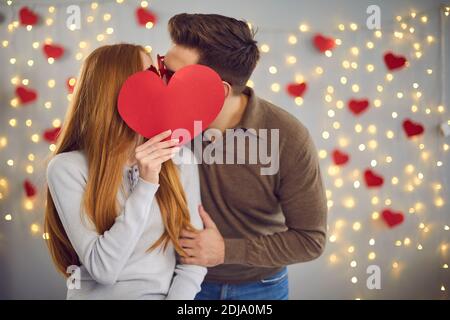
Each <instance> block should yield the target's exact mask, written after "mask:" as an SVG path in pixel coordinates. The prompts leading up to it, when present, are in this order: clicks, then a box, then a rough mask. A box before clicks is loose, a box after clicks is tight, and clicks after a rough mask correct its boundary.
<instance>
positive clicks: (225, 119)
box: [208, 94, 248, 132]
mask: <svg viewBox="0 0 450 320" xmlns="http://www.w3.org/2000/svg"><path fill="white" fill-rule="evenodd" d="M247 103H248V96H247V95H245V94H240V95H238V96H233V97H230V98H228V99H227V101H226V102H225V104H224V105H223V108H222V110H221V111H220V113H219V115H218V116H217V118H216V119H215V120H214V121H213V122H212V123H211V124H210V125H209V127H208V128H214V129H219V130H220V131H222V132H224V131H225V130H226V129H230V128H235V127H236V126H237V125H238V124H239V122H241V119H242V116H243V115H244V112H245V109H246V107H247Z"/></svg>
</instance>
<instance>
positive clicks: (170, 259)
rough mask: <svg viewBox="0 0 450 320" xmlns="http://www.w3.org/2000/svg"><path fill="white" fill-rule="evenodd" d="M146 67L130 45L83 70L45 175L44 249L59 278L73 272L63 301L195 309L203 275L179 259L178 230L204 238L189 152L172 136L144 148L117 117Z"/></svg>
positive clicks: (102, 52)
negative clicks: (160, 302) (126, 90)
mask: <svg viewBox="0 0 450 320" xmlns="http://www.w3.org/2000/svg"><path fill="white" fill-rule="evenodd" d="M151 65H152V60H151V58H150V57H149V56H148V55H147V54H146V53H145V50H144V49H143V48H142V47H140V46H135V45H129V44H119V45H111V46H104V47H101V48H98V49H96V50H95V51H94V52H92V53H91V54H90V55H89V57H87V59H86V61H85V63H84V66H83V69H82V72H81V75H80V78H79V80H78V83H77V87H76V89H75V93H74V97H73V101H72V104H71V107H70V109H69V111H68V114H67V117H66V120H65V122H64V126H63V129H62V131H61V134H60V136H59V138H58V142H57V146H56V151H55V155H54V157H53V158H52V159H51V161H50V162H49V165H48V168H47V180H48V195H47V206H46V215H45V227H46V232H48V234H49V239H48V246H49V249H50V253H51V255H52V258H53V261H54V263H55V264H56V267H57V269H58V270H59V271H60V272H61V273H63V274H64V275H65V276H66V277H68V276H70V274H68V273H67V272H68V267H70V268H69V270H70V272H74V271H75V272H74V273H73V275H72V276H71V278H70V281H73V283H71V284H72V285H71V286H69V289H68V292H67V298H68V299H193V298H194V297H195V295H196V293H197V292H198V291H199V290H200V285H201V283H202V281H203V278H204V276H205V274H206V268H203V267H199V266H193V265H182V264H179V263H177V259H176V255H177V254H178V255H179V256H185V252H184V251H183V249H182V248H181V246H180V244H179V241H178V238H179V236H180V232H181V230H182V229H183V228H187V229H188V230H191V231H194V229H201V228H202V222H201V219H200V217H199V215H198V213H197V206H198V205H200V189H199V181H198V172H197V167H196V165H195V164H193V163H191V164H189V163H188V162H187V161H184V162H183V160H184V158H185V157H183V156H182V155H185V156H186V159H188V158H189V159H191V155H189V154H188V152H190V151H189V150H188V149H184V150H183V152H182V153H181V152H179V151H180V150H179V148H178V147H176V145H177V143H178V141H176V140H165V139H166V138H168V137H169V136H170V135H171V132H170V131H169V132H164V133H162V134H159V135H157V136H155V137H153V138H151V139H150V140H148V141H146V142H144V140H145V139H144V138H143V137H141V136H139V135H138V134H136V133H135V132H133V131H132V130H131V129H130V128H129V127H128V126H127V125H126V124H125V123H124V121H123V120H122V119H121V118H120V116H119V113H118V111H117V105H116V104H117V96H118V93H119V90H120V88H121V86H122V84H123V83H124V81H125V80H126V79H127V77H129V76H130V75H132V74H133V73H135V72H138V71H141V70H145V69H148V68H150V67H151ZM173 157H178V159H173V160H177V161H176V162H177V163H181V164H180V165H175V163H174V161H172V158H173ZM185 191H186V192H185ZM74 266H75V267H74ZM76 266H79V268H78V267H76ZM78 278H79V279H78ZM78 281H80V282H78Z"/></svg>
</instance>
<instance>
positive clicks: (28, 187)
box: [23, 180, 37, 198]
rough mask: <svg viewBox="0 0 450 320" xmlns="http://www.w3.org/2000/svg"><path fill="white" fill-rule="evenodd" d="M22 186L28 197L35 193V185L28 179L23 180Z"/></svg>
mask: <svg viewBox="0 0 450 320" xmlns="http://www.w3.org/2000/svg"><path fill="white" fill-rule="evenodd" d="M23 188H24V190H25V194H26V195H27V197H28V198H31V197H34V196H35V195H36V193H37V190H36V187H35V186H34V184H32V183H31V182H30V181H29V180H25V181H24V182H23Z"/></svg>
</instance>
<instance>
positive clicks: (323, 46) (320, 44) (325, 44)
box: [313, 33, 336, 52]
mask: <svg viewBox="0 0 450 320" xmlns="http://www.w3.org/2000/svg"><path fill="white" fill-rule="evenodd" d="M313 43H314V46H315V47H316V49H317V50H319V51H320V52H325V51H327V50H333V49H334V47H335V46H336V42H335V41H334V39H333V38H329V37H325V36H324V35H322V34H320V33H317V34H316V35H315V36H314V37H313Z"/></svg>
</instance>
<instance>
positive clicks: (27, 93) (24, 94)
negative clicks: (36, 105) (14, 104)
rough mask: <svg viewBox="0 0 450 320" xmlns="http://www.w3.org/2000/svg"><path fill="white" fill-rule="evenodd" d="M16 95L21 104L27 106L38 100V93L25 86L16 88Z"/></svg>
mask: <svg viewBox="0 0 450 320" xmlns="http://www.w3.org/2000/svg"><path fill="white" fill-rule="evenodd" d="M16 95H17V97H18V98H19V100H20V103H21V104H27V103H30V102H33V101H34V100H36V99H37V92H36V91H35V90H33V89H28V88H27V87H24V86H18V87H17V88H16Z"/></svg>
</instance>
